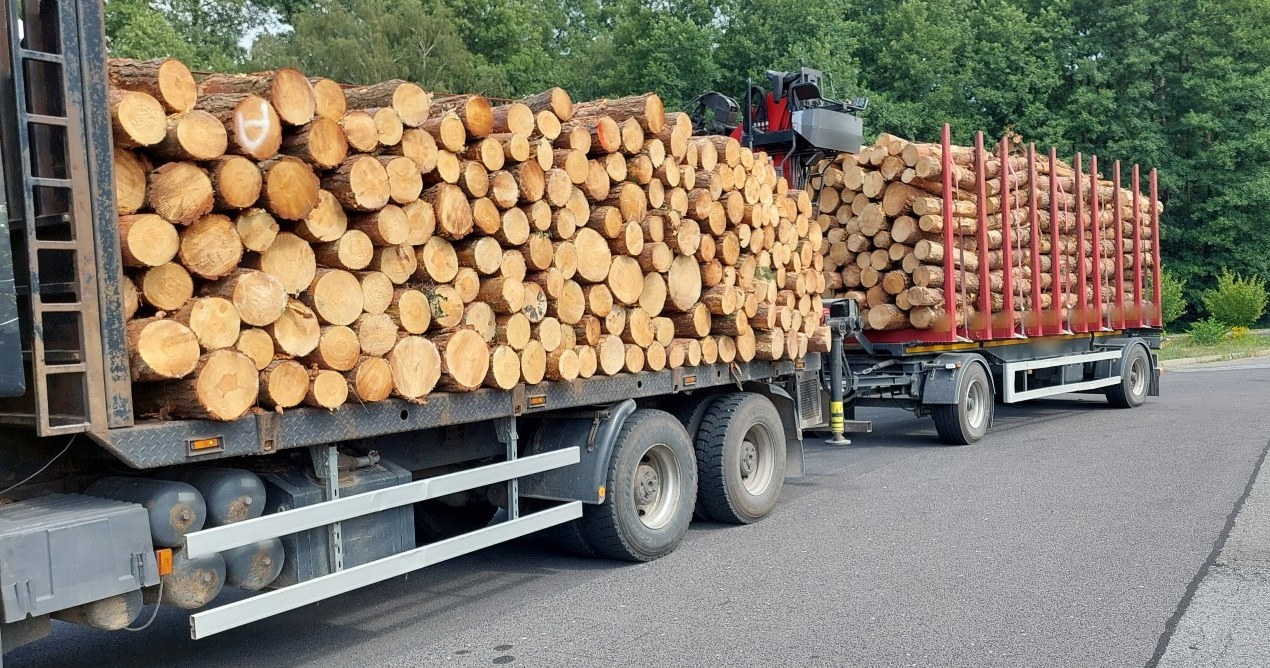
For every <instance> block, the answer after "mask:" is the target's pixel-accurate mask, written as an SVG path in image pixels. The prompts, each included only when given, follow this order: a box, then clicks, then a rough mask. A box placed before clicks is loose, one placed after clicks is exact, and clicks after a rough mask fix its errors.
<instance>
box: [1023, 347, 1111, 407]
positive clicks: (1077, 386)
mask: <svg viewBox="0 0 1270 668" xmlns="http://www.w3.org/2000/svg"><path fill="white" fill-rule="evenodd" d="M1122 354H1123V352H1122V351H1121V350H1119V349H1117V350H1105V351H1100V352H1095V353H1081V354H1079V355H1063V356H1060V357H1051V358H1048V359H1039V360H1025V361H1021V362H1006V363H1004V364H1003V365H1002V366H1001V371H1002V374H1001V376H1002V382H1001V385H1002V388H1001V389H1002V400H1003V401H1004V402H1005V403H1007V404H1012V403H1016V402H1020V401H1027V400H1029V399H1039V398H1041V397H1050V396H1054V395H1056V394H1068V393H1070V392H1081V391H1084V390H1094V389H1097V388H1100V387H1111V386H1112V385H1116V384H1118V383H1119V382H1120V376H1118V375H1116V376H1109V377H1107V378H1098V379H1095V380H1086V381H1081V382H1078V383H1064V384H1061V385H1053V386H1047V387H1039V388H1036V389H1034V390H1026V389H1025V390H1019V389H1016V388H1015V386H1014V374H1015V373H1017V372H1019V371H1029V370H1032V369H1048V368H1053V367H1056V366H1067V365H1069V364H1084V363H1086V362H1102V361H1107V360H1116V359H1120V356H1121V355H1122Z"/></svg>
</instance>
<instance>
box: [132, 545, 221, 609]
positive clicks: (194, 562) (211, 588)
mask: <svg viewBox="0 0 1270 668" xmlns="http://www.w3.org/2000/svg"><path fill="white" fill-rule="evenodd" d="M224 587H225V558H224V557H222V556H221V555H219V554H213V555H212V556H210V557H200V558H198V559H188V558H186V556H185V551H184V550H172V572H171V573H169V574H168V575H165V576H163V598H162V599H161V600H162V601H163V604H164V605H171V606H175V607H178V608H181V609H182V610H194V609H196V608H201V607H203V606H205V605H207V604H208V603H211V602H212V599H214V598H216V595H217V594H219V593H220V591H221V589H223V588H224ZM151 589H152V590H153V589H157V588H153V587H152V588H151ZM146 594H147V601H146V602H147V603H152V602H153V599H154V593H153V592H152V591H147V592H146Z"/></svg>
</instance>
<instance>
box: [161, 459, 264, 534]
mask: <svg viewBox="0 0 1270 668" xmlns="http://www.w3.org/2000/svg"><path fill="white" fill-rule="evenodd" d="M174 477H175V479H176V480H180V481H181V482H185V483H189V484H190V485H193V486H194V487H195V488H196V489H197V490H198V491H199V492H200V493H201V494H202V495H203V500H204V502H206V503H207V526H213V527H218V526H224V525H226V524H233V523H234V522H241V521H243V520H249V519H252V518H256V517H260V514H261V513H263V512H264V510H265V484H264V482H262V481H261V480H260V478H259V477H258V476H257V475H256V474H254V473H252V472H251V471H244V470H242V469H230V468H205V469H190V470H189V471H182V472H180V473H177V474H176V475H175V476H174Z"/></svg>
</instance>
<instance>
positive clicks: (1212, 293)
mask: <svg viewBox="0 0 1270 668" xmlns="http://www.w3.org/2000/svg"><path fill="white" fill-rule="evenodd" d="M1204 307H1205V308H1207V309H1208V312H1209V314H1210V315H1212V317H1214V318H1216V319H1217V320H1220V321H1222V322H1224V323H1226V324H1228V325H1232V326H1237V327H1252V326H1253V325H1255V324H1257V321H1258V320H1261V316H1262V315H1265V312H1266V283H1265V281H1260V280H1257V279H1256V278H1244V277H1242V276H1240V275H1239V274H1236V273H1233V272H1230V271H1228V270H1226V269H1224V268H1223V269H1222V271H1221V274H1220V275H1218V276H1217V288H1216V289H1213V290H1205V291H1204Z"/></svg>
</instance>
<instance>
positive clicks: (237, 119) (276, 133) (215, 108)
mask: <svg viewBox="0 0 1270 668" xmlns="http://www.w3.org/2000/svg"><path fill="white" fill-rule="evenodd" d="M197 108H198V109H202V110H203V111H206V112H209V113H211V114H212V115H213V116H215V117H216V118H217V119H219V120H220V122H221V123H222V124H223V125H224V126H225V130H226V132H227V133H228V137H229V148H228V150H229V152H231V153H234V154H236V155H242V156H246V157H248V158H255V159H256V160H268V159H269V158H272V157H273V156H275V155H277V154H278V149H280V148H281V147H282V121H281V119H279V118H278V113H277V111H275V110H274V108H273V105H271V104H269V101H268V100H266V99H264V98H262V97H257V96H255V95H242V94H234V93H229V94H224V95H206V96H202V97H200V99H199V101H198V104H197Z"/></svg>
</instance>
